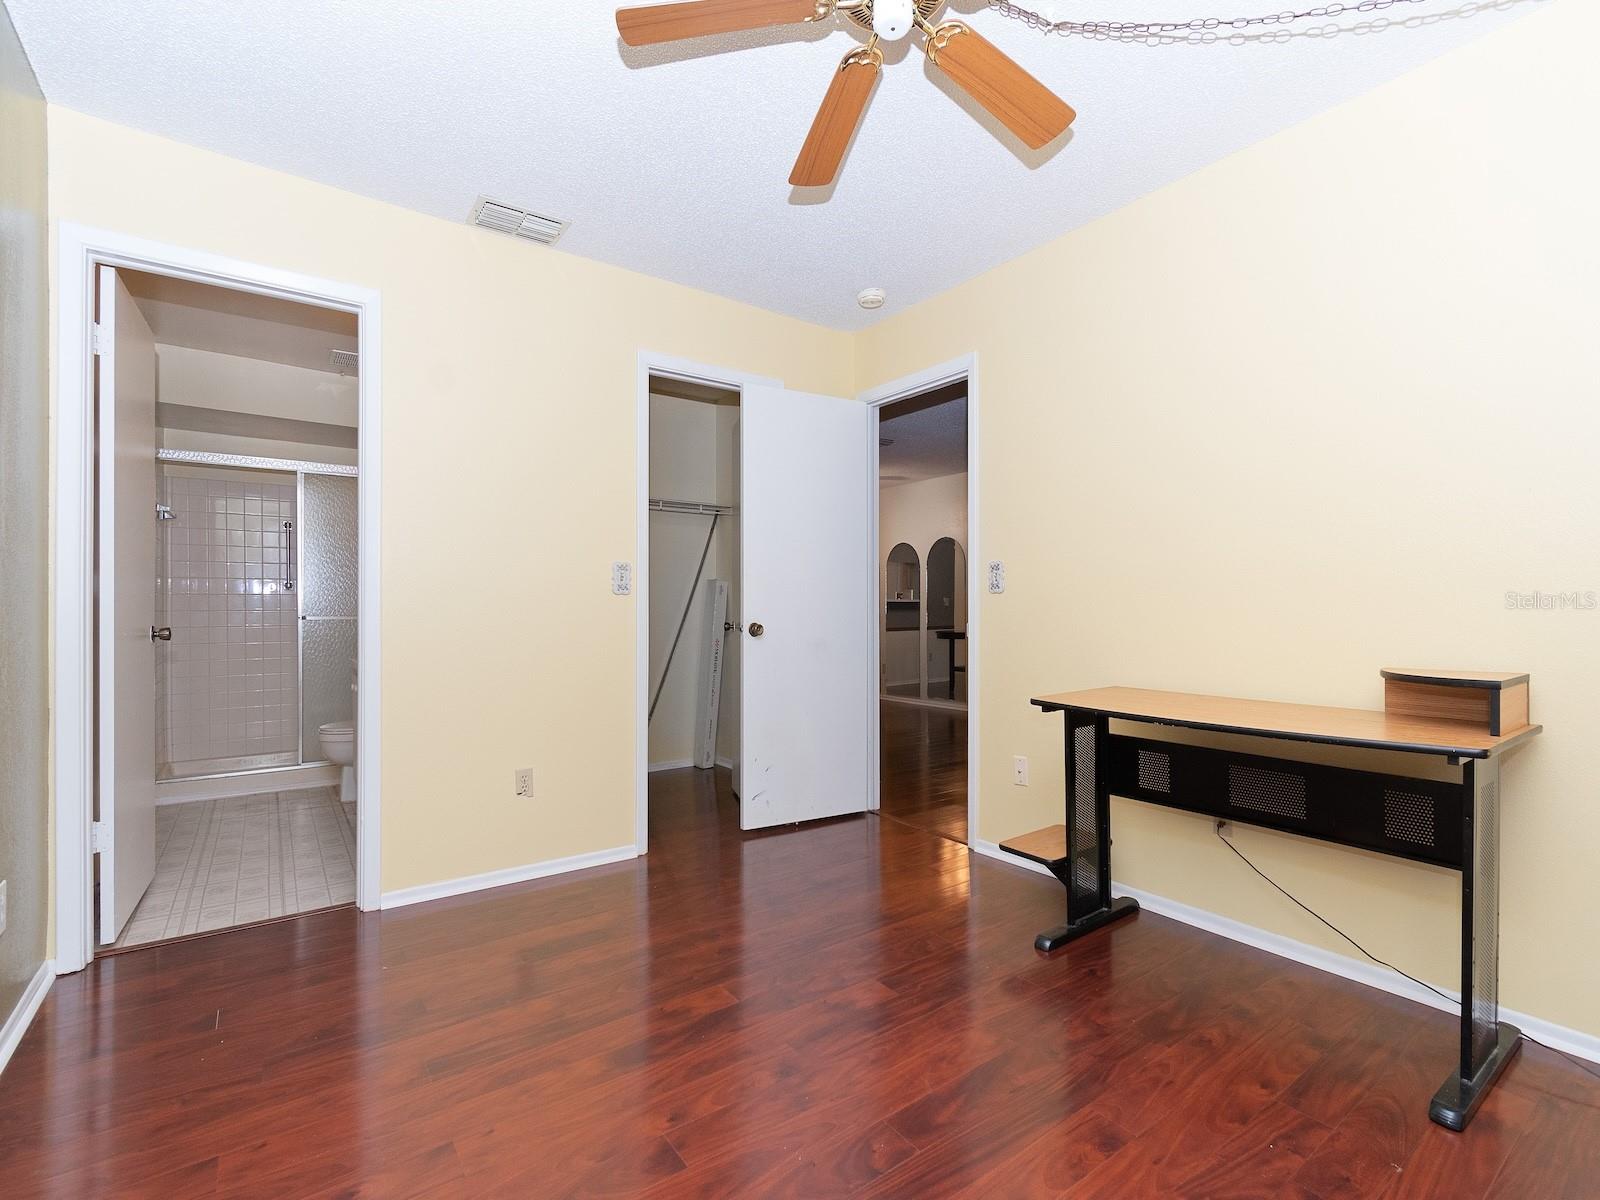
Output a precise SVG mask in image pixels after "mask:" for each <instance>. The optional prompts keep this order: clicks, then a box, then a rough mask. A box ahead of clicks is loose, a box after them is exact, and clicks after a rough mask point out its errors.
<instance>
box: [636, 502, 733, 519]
mask: <svg viewBox="0 0 1600 1200" xmlns="http://www.w3.org/2000/svg"><path fill="white" fill-rule="evenodd" d="M650 511H651V512H675V513H695V514H697V515H699V516H702V517H726V516H729V515H731V514H732V513H733V512H734V511H735V510H734V508H733V506H732V505H730V504H701V503H700V502H699V501H698V500H656V499H653V498H652V499H651V501H650Z"/></svg>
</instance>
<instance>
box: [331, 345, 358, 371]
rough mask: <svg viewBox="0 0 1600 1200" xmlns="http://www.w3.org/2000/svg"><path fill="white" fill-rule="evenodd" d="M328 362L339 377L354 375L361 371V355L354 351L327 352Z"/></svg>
mask: <svg viewBox="0 0 1600 1200" xmlns="http://www.w3.org/2000/svg"><path fill="white" fill-rule="evenodd" d="M328 362H329V363H331V364H332V365H333V369H334V370H335V371H337V372H339V374H341V375H355V374H358V373H360V370H361V355H359V354H357V353H356V352H355V351H354V350H329V351H328Z"/></svg>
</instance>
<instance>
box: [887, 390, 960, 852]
mask: <svg viewBox="0 0 1600 1200" xmlns="http://www.w3.org/2000/svg"><path fill="white" fill-rule="evenodd" d="M876 416H877V450H878V493H877V499H878V505H877V507H878V522H877V526H878V527H877V541H878V550H879V556H878V560H877V565H878V614H877V629H878V663H877V666H878V696H879V706H878V707H879V714H878V716H879V812H880V814H881V815H883V816H886V817H890V818H893V819H895V820H898V821H904V822H906V823H907V824H911V825H915V826H917V827H919V828H922V829H926V830H927V831H929V832H931V833H936V834H938V835H939V836H941V837H945V838H949V839H951V840H952V841H957V842H961V843H966V842H967V840H968V835H969V829H968V733H969V731H968V715H967V695H968V690H969V674H970V672H969V662H970V656H969V652H968V641H969V632H968V631H969V625H970V622H969V611H968V610H969V605H970V603H971V592H972V586H971V564H970V562H969V558H970V556H969V554H968V547H969V546H970V524H971V522H970V520H969V513H968V497H969V492H970V476H969V471H968V461H967V456H968V440H969V438H968V435H969V430H968V421H969V413H968V382H967V378H966V376H965V375H963V376H961V377H959V378H956V379H953V380H949V381H947V382H943V383H939V384H936V385H933V386H930V387H927V388H925V389H923V390H920V391H915V392H913V393H912V394H910V395H905V396H901V397H897V398H894V399H892V400H889V401H886V402H884V403H881V404H879V405H878V406H877V410H876Z"/></svg>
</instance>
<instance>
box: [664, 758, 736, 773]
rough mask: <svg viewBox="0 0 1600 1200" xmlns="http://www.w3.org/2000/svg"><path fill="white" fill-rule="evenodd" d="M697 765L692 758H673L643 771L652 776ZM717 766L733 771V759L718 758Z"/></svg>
mask: <svg viewBox="0 0 1600 1200" xmlns="http://www.w3.org/2000/svg"><path fill="white" fill-rule="evenodd" d="M697 765H698V764H697V763H696V762H695V761H694V759H692V758H673V759H668V760H667V761H666V762H653V763H651V764H650V765H649V766H648V767H646V768H645V769H646V770H647V771H649V772H650V774H652V775H654V774H655V773H656V772H657V771H682V770H684V769H686V768H688V767H693V766H697ZM717 766H719V767H726V768H728V769H729V770H730V771H731V770H732V769H733V759H731V758H719V759H717Z"/></svg>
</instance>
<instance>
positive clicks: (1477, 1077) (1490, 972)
mask: <svg viewBox="0 0 1600 1200" xmlns="http://www.w3.org/2000/svg"><path fill="white" fill-rule="evenodd" d="M1461 790H1462V797H1461V799H1462V804H1461V812H1462V818H1461V819H1462V834H1463V840H1462V846H1461V850H1462V854H1461V1061H1460V1064H1459V1065H1458V1067H1457V1069H1456V1070H1455V1071H1454V1072H1452V1073H1451V1076H1450V1078H1449V1079H1446V1080H1445V1081H1444V1084H1443V1085H1442V1086H1441V1087H1440V1088H1439V1090H1438V1091H1437V1092H1436V1093H1434V1097H1433V1103H1432V1104H1430V1105H1429V1106H1428V1116H1430V1117H1431V1118H1433V1120H1435V1121H1437V1122H1438V1123H1439V1124H1440V1125H1443V1126H1444V1127H1445V1128H1446V1129H1455V1130H1461V1129H1465V1128H1466V1125H1467V1122H1468V1121H1470V1120H1472V1114H1473V1112H1475V1111H1476V1110H1477V1107H1478V1104H1479V1102H1480V1101H1482V1099H1483V1097H1484V1095H1485V1094H1486V1093H1487V1092H1488V1090H1489V1088H1490V1087H1491V1086H1492V1085H1493V1083H1494V1081H1495V1079H1496V1077H1498V1076H1499V1074H1500V1072H1501V1071H1503V1070H1505V1068H1506V1064H1507V1063H1509V1062H1510V1061H1511V1060H1512V1058H1514V1057H1515V1056H1516V1053H1517V1050H1518V1049H1519V1048H1520V1047H1521V1045H1522V1031H1521V1030H1520V1029H1518V1028H1517V1027H1516V1026H1515V1025H1511V1024H1508V1023H1507V1022H1505V1021H1502V1020H1500V991H1499V957H1500V762H1499V760H1498V759H1494V758H1482V759H1468V760H1467V761H1466V763H1465V764H1464V765H1463V767H1462V774H1461Z"/></svg>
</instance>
